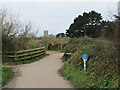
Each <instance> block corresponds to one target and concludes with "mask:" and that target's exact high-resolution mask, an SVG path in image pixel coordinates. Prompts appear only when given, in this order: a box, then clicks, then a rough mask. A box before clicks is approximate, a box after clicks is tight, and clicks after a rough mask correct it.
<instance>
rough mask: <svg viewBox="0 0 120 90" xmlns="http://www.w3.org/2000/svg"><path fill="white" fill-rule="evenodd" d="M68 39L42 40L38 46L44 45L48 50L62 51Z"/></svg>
mask: <svg viewBox="0 0 120 90" xmlns="http://www.w3.org/2000/svg"><path fill="white" fill-rule="evenodd" d="M68 42H69V38H43V39H41V40H40V41H39V43H40V44H42V45H45V46H46V48H47V49H48V50H57V51H63V50H64V47H65V46H66V45H68Z"/></svg>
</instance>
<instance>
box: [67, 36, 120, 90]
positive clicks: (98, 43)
mask: <svg viewBox="0 0 120 90" xmlns="http://www.w3.org/2000/svg"><path fill="white" fill-rule="evenodd" d="M69 44H70V46H66V47H65V50H66V51H65V52H68V51H69V52H73V53H74V54H73V55H72V56H71V58H70V59H69V60H67V62H68V63H69V64H73V65H74V66H75V68H77V69H79V70H83V60H82V57H81V56H82V54H84V53H86V54H88V55H89V59H88V61H87V73H88V75H86V77H90V80H93V81H98V82H97V84H99V85H97V87H98V86H99V87H109V88H111V87H117V85H116V84H115V85H114V86H111V83H113V82H115V81H116V80H118V66H117V63H118V61H117V48H116V47H115V45H114V44H113V43H112V42H110V41H107V40H101V39H94V38H89V37H82V38H77V39H75V38H74V39H71V41H70V42H69ZM75 46H76V47H75ZM69 64H67V65H69ZM113 78H114V79H113ZM88 80H89V79H88ZM88 80H87V81H86V82H89V81H88ZM81 82H82V81H81ZM102 82H103V83H104V85H103V84H102ZM79 84H80V86H81V83H79ZM90 86H91V87H96V84H94V83H91V85H90Z"/></svg>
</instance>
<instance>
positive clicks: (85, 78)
mask: <svg viewBox="0 0 120 90" xmlns="http://www.w3.org/2000/svg"><path fill="white" fill-rule="evenodd" d="M60 72H61V73H62V74H63V76H64V77H65V78H66V79H67V80H70V81H71V83H72V84H73V85H74V86H75V87H77V88H111V87H112V88H117V87H118V79H116V80H114V79H113V81H110V80H105V79H103V78H98V80H95V79H94V77H93V76H92V75H91V74H88V73H87V72H85V71H84V70H80V69H78V68H76V67H75V66H74V65H73V64H70V63H68V62H65V64H64V65H63V66H62V68H61V69H60Z"/></svg>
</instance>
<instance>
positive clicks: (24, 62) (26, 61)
mask: <svg viewBox="0 0 120 90" xmlns="http://www.w3.org/2000/svg"><path fill="white" fill-rule="evenodd" d="M48 55H49V54H44V55H42V56H40V57H37V58H34V59H32V60H24V61H16V62H7V63H4V64H5V65H18V64H27V63H31V62H34V61H37V60H39V59H41V58H43V57H45V56H48Z"/></svg>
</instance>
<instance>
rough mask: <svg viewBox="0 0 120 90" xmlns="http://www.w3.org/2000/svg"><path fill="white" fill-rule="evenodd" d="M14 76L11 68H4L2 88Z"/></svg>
mask: <svg viewBox="0 0 120 90" xmlns="http://www.w3.org/2000/svg"><path fill="white" fill-rule="evenodd" d="M12 75H13V72H12V68H11V67H3V68H2V86H3V85H5V84H6V83H7V82H8V80H9V79H10V77H11V76H12Z"/></svg>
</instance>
